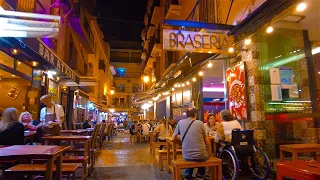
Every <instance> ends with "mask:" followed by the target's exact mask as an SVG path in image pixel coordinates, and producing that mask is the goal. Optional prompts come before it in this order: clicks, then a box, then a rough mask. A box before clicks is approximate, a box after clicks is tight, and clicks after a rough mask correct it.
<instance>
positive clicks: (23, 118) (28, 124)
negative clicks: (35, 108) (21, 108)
mask: <svg viewBox="0 0 320 180" xmlns="http://www.w3.org/2000/svg"><path fill="white" fill-rule="evenodd" d="M19 122H20V123H21V124H23V126H24V130H29V131H36V130H37V128H38V127H37V126H38V125H39V124H40V123H39V122H37V121H34V120H33V119H32V116H31V114H30V113H29V112H27V111H25V112H23V113H21V114H20V117H19Z"/></svg>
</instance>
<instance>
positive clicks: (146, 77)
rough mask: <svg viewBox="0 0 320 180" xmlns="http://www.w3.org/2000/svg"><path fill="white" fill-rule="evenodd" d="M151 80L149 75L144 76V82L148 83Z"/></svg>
mask: <svg viewBox="0 0 320 180" xmlns="http://www.w3.org/2000/svg"><path fill="white" fill-rule="evenodd" d="M149 81H150V78H149V76H147V75H144V76H143V82H144V83H148V82H149Z"/></svg>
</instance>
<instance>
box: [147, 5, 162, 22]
mask: <svg viewBox="0 0 320 180" xmlns="http://www.w3.org/2000/svg"><path fill="white" fill-rule="evenodd" d="M162 12H163V8H162V7H158V6H155V7H154V9H153V12H152V16H151V21H150V23H151V24H153V25H155V26H158V24H159V23H160V21H161V19H162V18H163V17H162V16H163V15H162Z"/></svg>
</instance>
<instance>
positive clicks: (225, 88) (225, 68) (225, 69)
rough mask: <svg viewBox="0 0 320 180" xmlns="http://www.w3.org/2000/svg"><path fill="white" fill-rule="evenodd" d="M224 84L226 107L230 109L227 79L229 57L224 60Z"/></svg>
mask: <svg viewBox="0 0 320 180" xmlns="http://www.w3.org/2000/svg"><path fill="white" fill-rule="evenodd" d="M223 61H224V63H223V86H224V109H228V101H227V99H228V95H227V92H228V91H227V81H226V71H227V59H224V60H223Z"/></svg>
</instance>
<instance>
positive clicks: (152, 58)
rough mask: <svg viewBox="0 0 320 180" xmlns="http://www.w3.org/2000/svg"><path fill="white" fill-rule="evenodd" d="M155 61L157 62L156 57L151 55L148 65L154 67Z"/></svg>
mask: <svg viewBox="0 0 320 180" xmlns="http://www.w3.org/2000/svg"><path fill="white" fill-rule="evenodd" d="M154 62H156V58H155V57H151V56H150V57H149V59H148V61H147V67H149V68H152V66H153V63H154Z"/></svg>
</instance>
